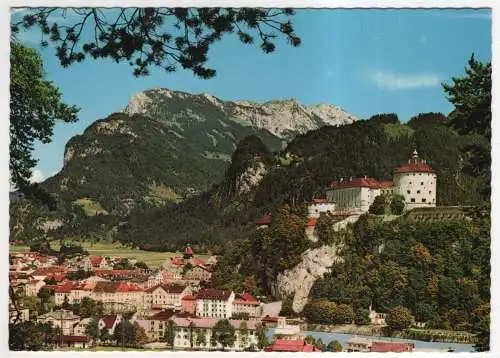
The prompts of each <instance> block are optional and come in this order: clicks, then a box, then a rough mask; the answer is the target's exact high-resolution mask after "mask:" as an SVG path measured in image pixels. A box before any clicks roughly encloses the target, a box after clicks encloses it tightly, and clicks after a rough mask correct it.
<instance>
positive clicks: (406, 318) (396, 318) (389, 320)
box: [385, 307, 412, 331]
mask: <svg viewBox="0 0 500 358" xmlns="http://www.w3.org/2000/svg"><path fill="white" fill-rule="evenodd" d="M411 322H412V316H411V313H410V311H408V309H407V308H405V307H395V308H393V309H392V310H390V311H389V313H388V314H387V316H386V317H385V323H386V324H387V326H388V327H389V329H390V330H391V331H395V330H397V331H400V330H404V329H406V328H408V327H410V325H411Z"/></svg>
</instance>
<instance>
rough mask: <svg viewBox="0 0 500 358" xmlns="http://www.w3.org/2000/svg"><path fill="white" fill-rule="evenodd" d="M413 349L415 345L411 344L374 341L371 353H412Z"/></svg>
mask: <svg viewBox="0 0 500 358" xmlns="http://www.w3.org/2000/svg"><path fill="white" fill-rule="evenodd" d="M414 348H415V344H414V343H412V342H385V341H374V342H373V344H372V349H371V351H372V352H377V353H378V352H380V353H386V352H394V353H403V352H413V349H414Z"/></svg>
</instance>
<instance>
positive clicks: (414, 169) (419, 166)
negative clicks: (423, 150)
mask: <svg viewBox="0 0 500 358" xmlns="http://www.w3.org/2000/svg"><path fill="white" fill-rule="evenodd" d="M403 173H434V169H432V168H431V167H430V166H429V165H428V164H427V163H425V162H424V161H422V160H421V159H420V158H412V159H410V160H408V163H406V164H403V165H402V166H400V167H399V168H397V169H396V170H395V171H394V174H403Z"/></svg>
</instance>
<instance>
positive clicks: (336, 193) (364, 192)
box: [326, 177, 392, 214]
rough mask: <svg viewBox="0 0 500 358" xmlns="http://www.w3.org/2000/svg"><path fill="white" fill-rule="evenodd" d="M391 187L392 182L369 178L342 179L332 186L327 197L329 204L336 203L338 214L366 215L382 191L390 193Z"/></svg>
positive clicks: (327, 191)
mask: <svg viewBox="0 0 500 358" xmlns="http://www.w3.org/2000/svg"><path fill="white" fill-rule="evenodd" d="M391 187H392V182H391V181H378V180H375V179H373V178H367V177H364V178H349V179H340V180H338V181H334V182H332V183H331V184H330V186H329V187H328V188H327V190H326V197H327V200H328V201H329V202H335V203H336V210H337V212H344V211H345V212H350V213H353V214H356V213H365V212H367V211H368V209H370V205H372V203H373V201H374V200H375V198H376V197H377V196H379V195H380V194H382V190H385V191H388V190H389V188H391Z"/></svg>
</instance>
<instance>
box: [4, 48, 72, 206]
mask: <svg viewBox="0 0 500 358" xmlns="http://www.w3.org/2000/svg"><path fill="white" fill-rule="evenodd" d="M44 76H45V75H44V71H43V64H42V59H41V57H40V55H39V54H38V53H37V52H36V51H34V50H33V49H30V48H28V47H25V46H23V45H21V44H18V43H16V42H11V53H10V147H9V151H10V162H9V170H10V176H11V178H10V180H11V182H12V184H13V185H15V186H16V187H17V188H18V189H19V190H20V191H21V192H23V193H24V194H25V196H27V197H36V198H38V199H40V200H43V201H44V202H45V203H53V202H51V199H50V196H48V194H47V193H45V192H43V191H42V190H41V189H40V187H39V186H38V185H32V184H30V181H29V180H30V177H31V174H32V170H33V168H34V167H35V165H36V163H37V160H36V159H34V158H33V156H32V152H33V149H34V143H35V141H41V142H42V143H49V142H50V141H51V136H52V133H53V128H54V124H55V122H56V121H62V122H66V123H72V122H75V121H76V120H77V117H76V114H77V113H78V111H79V109H78V108H77V107H75V106H69V105H67V104H65V103H63V102H62V98H61V93H60V92H59V89H58V88H57V87H56V86H55V85H54V84H53V83H52V82H51V81H47V80H46V79H45V78H44Z"/></svg>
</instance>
